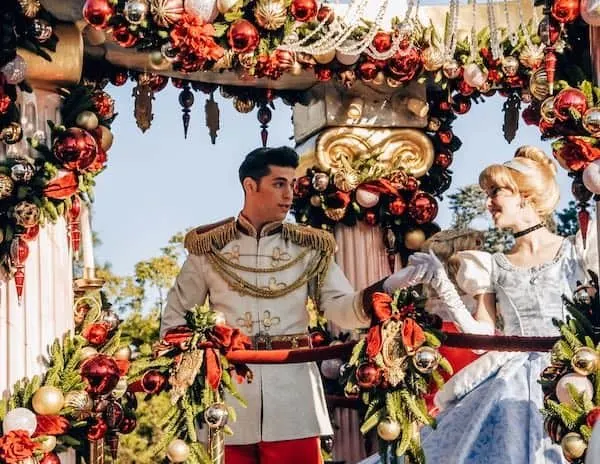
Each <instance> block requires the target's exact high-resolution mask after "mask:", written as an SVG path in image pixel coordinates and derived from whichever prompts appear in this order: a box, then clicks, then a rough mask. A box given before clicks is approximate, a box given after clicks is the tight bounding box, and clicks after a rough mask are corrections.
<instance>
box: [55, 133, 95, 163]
mask: <svg viewBox="0 0 600 464" xmlns="http://www.w3.org/2000/svg"><path fill="white" fill-rule="evenodd" d="M52 151H53V152H54V157H55V158H56V159H57V160H58V162H59V163H61V164H62V165H63V167H64V168H65V169H68V170H71V171H83V170H84V169H85V168H87V167H88V166H89V165H90V164H92V162H93V161H94V158H96V153H98V144H97V143H96V139H94V137H93V136H92V134H90V133H89V132H87V131H86V130H83V129H80V128H79V127H70V128H68V129H67V130H66V131H64V132H61V133H59V134H58V135H57V137H56V139H55V140H54V144H53V145H52Z"/></svg>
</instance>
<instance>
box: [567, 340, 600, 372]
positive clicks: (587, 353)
mask: <svg viewBox="0 0 600 464" xmlns="http://www.w3.org/2000/svg"><path fill="white" fill-rule="evenodd" d="M599 359H600V356H598V353H597V352H596V350H594V349H593V348H589V347H587V346H582V347H581V348H578V349H577V350H576V351H575V353H574V354H573V357H572V358H571V366H572V367H573V370H574V371H575V372H577V373H578V374H581V375H586V376H587V375H590V374H592V373H593V372H595V371H596V369H597V368H598V360H599Z"/></svg>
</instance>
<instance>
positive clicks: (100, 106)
mask: <svg viewBox="0 0 600 464" xmlns="http://www.w3.org/2000/svg"><path fill="white" fill-rule="evenodd" d="M92 103H93V104H94V108H95V109H96V111H97V112H98V116H100V118H102V119H110V118H112V117H113V116H114V115H115V101H114V100H113V98H112V97H111V96H110V95H109V94H107V93H106V92H103V91H101V90H98V91H97V92H94V93H93V94H92Z"/></svg>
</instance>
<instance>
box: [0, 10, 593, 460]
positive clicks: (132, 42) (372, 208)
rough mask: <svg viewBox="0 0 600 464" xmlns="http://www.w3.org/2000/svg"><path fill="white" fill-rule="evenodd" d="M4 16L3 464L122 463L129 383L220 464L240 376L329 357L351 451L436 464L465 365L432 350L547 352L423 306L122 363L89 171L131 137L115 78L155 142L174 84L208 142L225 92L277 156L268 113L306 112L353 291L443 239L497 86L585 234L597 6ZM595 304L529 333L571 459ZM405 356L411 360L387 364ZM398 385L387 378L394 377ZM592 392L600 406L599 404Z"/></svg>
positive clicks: (298, 207) (0, 231) (212, 321)
mask: <svg viewBox="0 0 600 464" xmlns="http://www.w3.org/2000/svg"><path fill="white" fill-rule="evenodd" d="M0 11H1V17H0V37H1V40H2V52H1V53H0V71H1V72H0V137H1V139H2V143H1V144H0V268H1V269H2V275H3V285H2V286H1V287H0V292H1V293H0V347H1V350H0V372H1V375H0V390H1V391H2V392H3V398H4V400H3V402H2V403H0V419H1V420H2V435H1V436H0V463H3V464H4V463H6V464H13V463H35V462H40V463H43V464H48V463H53V462H63V463H64V462H74V460H75V459H78V458H84V459H85V460H86V461H87V462H93V463H99V462H103V459H104V453H108V454H109V455H111V454H112V455H113V456H114V453H115V452H116V451H115V450H116V449H117V446H118V435H119V434H120V433H127V432H129V431H131V430H132V429H133V428H134V427H135V417H134V411H135V403H136V401H137V400H136V396H135V394H134V392H136V391H143V392H145V393H147V394H153V393H156V392H158V391H160V390H161V389H163V388H166V387H167V385H169V388H170V389H171V393H170V394H171V395H172V398H174V402H175V403H176V404H178V405H180V406H181V407H180V408H174V410H175V409H176V410H177V411H178V412H174V413H173V414H172V415H171V416H169V417H167V418H164V424H163V425H164V426H165V428H167V429H168V430H169V434H168V435H167V436H168V437H169V438H168V440H166V441H165V442H164V443H161V445H162V448H164V449H166V453H167V459H168V460H170V461H171V462H222V459H223V458H222V444H223V442H222V435H223V433H224V431H225V430H226V427H227V426H226V422H227V417H231V416H234V415H235V405H233V404H232V405H226V406H223V403H222V395H223V393H224V391H225V390H228V391H233V390H234V386H233V383H232V381H231V380H232V378H237V377H240V380H241V379H243V378H247V376H248V375H249V373H248V372H247V369H245V368H244V364H245V363H246V362H249V361H250V360H252V362H270V363H273V362H302V361H307V360H320V361H323V360H332V361H333V362H329V363H323V364H322V370H323V374H324V376H325V377H326V378H329V379H334V380H336V379H337V378H338V377H339V378H340V379H341V381H342V382H343V383H344V384H345V391H346V393H347V394H348V395H350V397H351V398H353V401H354V403H361V402H362V403H363V404H364V407H363V408H359V409H361V410H362V417H360V418H359V417H358V415H357V413H356V411H355V410H354V408H345V407H342V408H333V407H332V413H333V414H334V415H335V421H336V423H338V424H339V425H340V429H339V431H338V433H337V436H336V438H335V441H334V443H335V445H334V450H333V451H334V453H333V454H334V456H335V457H336V459H338V460H345V461H346V462H355V461H356V460H358V459H359V458H360V457H362V456H364V455H365V449H364V444H363V443H362V442H361V441H359V440H357V439H356V438H357V435H358V434H359V433H360V432H365V433H366V432H368V430H376V431H377V435H378V437H379V438H380V440H381V444H380V449H381V447H386V443H392V444H393V445H394V446H393V448H394V452H398V453H399V454H403V453H405V452H408V453H409V456H410V457H411V458H412V459H413V460H415V461H416V462H420V460H421V456H420V452H419V443H418V433H417V431H418V425H419V424H423V423H429V422H430V421H431V420H433V419H432V418H431V416H429V413H428V411H427V410H426V408H424V407H423V404H424V403H423V395H424V394H425V393H426V391H427V389H428V388H429V385H430V384H431V382H430V380H433V381H437V382H441V379H440V377H441V375H440V373H439V370H440V369H444V368H446V369H447V370H449V369H448V366H447V363H445V362H444V360H443V358H441V357H440V356H439V354H438V353H437V347H439V345H440V343H445V344H449V345H451V346H463V347H464V346H467V347H474V348H478V347H479V348H485V349H499V347H501V349H515V350H526V348H527V347H528V346H529V345H528V343H531V342H532V341H531V340H511V341H506V340H504V341H503V340H502V339H501V337H491V338H485V337H477V336H470V337H469V336H462V337H461V336H459V335H453V336H452V335H447V336H444V334H442V333H440V332H438V331H437V325H436V322H435V321H432V320H430V319H429V318H427V317H426V315H424V314H423V312H422V310H421V309H420V308H421V306H420V304H419V301H420V300H419V298H420V297H419V296H418V295H416V294H412V293H410V292H409V293H405V294H401V295H397V296H396V297H395V298H394V299H393V300H390V301H385V302H384V301H380V302H378V303H379V304H380V309H381V311H380V312H378V316H377V317H376V318H374V319H373V321H372V328H371V329H370V331H369V334H367V335H366V336H365V337H364V338H362V339H361V340H360V341H358V342H356V341H348V342H346V343H341V344H335V345H332V346H324V347H317V348H314V349H312V350H292V351H291V352H286V353H277V352H270V353H269V354H268V356H267V355H266V354H264V353H263V354H261V353H260V352H253V351H252V350H248V348H249V345H248V344H247V343H246V342H245V340H244V339H243V337H238V336H237V335H239V334H236V332H235V329H232V328H231V327H228V326H227V325H226V321H221V320H219V315H218V314H214V313H211V312H210V310H208V311H207V310H206V309H198V311H197V312H196V313H194V314H196V317H195V318H192V319H193V320H190V321H188V327H187V328H182V329H181V331H180V332H178V333H172V334H168V336H167V337H165V339H164V340H162V341H161V345H159V347H160V349H158V350H156V352H155V357H151V358H142V359H137V360H135V361H133V362H132V363H131V365H130V361H132V360H131V359H130V358H131V353H130V352H128V348H127V346H125V345H122V344H121V343H120V341H119V333H118V330H119V329H118V320H117V319H118V318H116V317H115V315H114V313H111V311H110V310H109V309H106V308H103V307H102V304H101V302H100V300H99V297H98V294H97V292H98V290H99V289H100V288H101V287H102V281H101V280H100V279H98V278H96V275H95V265H94V260H93V251H92V231H91V230H92V229H91V220H90V204H91V202H93V199H94V196H93V187H94V178H95V177H96V176H97V175H101V172H102V170H103V169H104V167H105V166H106V163H107V162H108V159H107V153H108V152H109V150H110V147H111V144H112V133H111V131H110V127H111V125H112V124H113V123H114V124H118V119H116V120H114V118H115V115H116V109H115V102H114V100H113V99H112V98H111V96H110V89H111V86H120V85H124V84H125V83H127V82H128V81H133V82H134V83H135V88H134V92H133V96H132V98H134V99H135V113H134V116H135V119H136V123H137V125H138V127H139V128H140V130H141V131H145V130H147V129H148V128H149V127H150V125H151V124H152V118H153V115H152V100H153V98H154V94H155V93H157V92H160V91H161V90H162V89H164V88H165V86H167V85H173V86H175V87H177V88H178V89H180V93H179V101H178V105H179V108H180V110H181V118H182V125H183V128H184V135H185V134H187V131H188V130H189V122H190V118H191V115H190V113H191V107H192V106H193V105H194V101H195V99H196V98H198V96H199V95H204V98H205V114H206V126H207V130H208V136H209V137H211V139H212V141H213V143H214V141H215V139H216V137H217V136H218V130H219V127H220V124H221V122H220V121H219V108H218V103H217V100H215V95H216V94H220V95H221V96H222V97H224V98H225V99H230V100H231V101H232V104H233V106H234V107H235V109H236V110H237V111H238V112H239V113H240V114H246V113H252V112H256V117H257V120H258V124H257V129H258V131H259V133H260V139H261V140H262V143H263V145H267V144H268V141H269V140H268V138H269V133H268V130H269V123H270V121H271V118H272V108H273V105H274V102H278V104H279V103H283V104H285V105H290V106H292V108H293V114H294V118H293V124H294V137H295V143H296V147H297V150H298V151H299V153H301V154H302V155H303V156H302V164H301V167H300V169H299V173H298V184H297V186H296V191H295V201H294V207H293V210H294V213H295V216H296V220H297V222H299V223H302V224H307V225H311V226H313V227H319V228H323V229H326V230H330V231H331V232H332V233H334V234H335V236H336V239H337V243H338V252H337V256H336V260H337V262H338V263H339V264H340V266H341V267H342V269H343V270H344V272H345V274H346V275H347V276H348V278H349V279H350V281H351V282H352V283H353V285H354V286H355V287H356V288H363V287H365V286H367V285H368V284H371V283H373V282H375V281H377V280H379V279H381V278H382V277H384V276H386V275H387V274H388V273H389V272H390V271H393V270H395V269H398V268H400V267H401V266H402V265H404V264H405V263H406V260H407V257H408V256H409V255H410V253H412V252H413V251H415V250H418V249H419V248H420V246H421V245H422V244H423V242H424V241H425V239H426V238H427V237H428V236H430V235H431V234H433V233H434V232H436V231H437V230H439V228H438V226H437V225H436V224H435V218H436V215H437V212H438V201H439V200H440V199H441V197H442V194H443V193H444V192H445V191H446V190H447V189H448V188H449V187H450V184H451V180H452V172H451V164H452V160H453V157H454V156H455V153H456V152H458V151H459V150H460V147H461V140H460V138H461V134H455V133H454V132H453V129H452V123H453V121H454V120H455V119H456V118H457V117H459V116H460V115H463V114H465V113H467V112H468V111H469V109H470V108H471V105H472V104H473V103H475V102H481V101H485V99H486V98H487V97H490V96H492V95H494V94H499V95H501V96H502V97H503V98H505V102H504V105H503V111H504V125H503V127H502V128H497V130H500V129H502V131H503V132H504V136H505V138H506V139H507V140H512V138H513V137H514V134H515V131H516V127H517V125H518V123H519V120H520V119H522V120H523V121H524V122H525V123H526V124H534V125H536V126H538V127H539V129H540V136H541V137H543V138H547V139H552V140H554V142H553V154H554V156H555V158H556V160H557V161H558V162H559V164H560V165H561V167H563V168H564V169H566V170H568V171H569V174H570V176H571V177H572V178H573V188H572V192H573V196H574V197H575V200H576V201H577V207H578V217H579V222H580V225H581V229H582V230H583V231H585V230H587V224H588V222H589V220H590V213H589V211H588V210H589V206H590V202H591V201H593V199H594V195H598V194H600V170H599V169H598V166H599V165H600V164H599V163H600V161H598V159H600V145H599V143H598V138H597V137H599V136H600V88H599V87H597V86H596V84H597V79H598V76H599V75H600V56H599V55H598V53H599V52H598V50H600V43H599V40H600V39H599V35H598V34H599V33H598V29H597V28H596V27H597V26H600V6H599V5H598V3H597V2H594V0H584V1H582V2H579V1H577V0H554V1H550V0H548V1H546V2H540V3H539V4H538V3H537V2H536V4H533V3H531V2H528V1H518V2H513V1H503V2H485V3H481V4H478V3H477V2H475V1H473V2H471V3H469V4H462V3H460V2H458V1H456V0H450V2H449V4H442V5H429V4H428V5H421V4H420V3H419V2H418V1H415V0H409V1H408V2H407V3H403V4H399V3H398V2H392V1H388V0H380V1H375V0H372V1H367V0H352V1H350V2H346V3H341V4H338V3H336V4H333V3H326V2H317V1H316V0H243V1H242V0H239V1H236V0H126V1H122V0H118V1H116V0H85V1H83V0H69V1H54V0H45V1H39V0H18V1H17V0H14V1H8V2H3V4H2V6H0ZM174 105H175V104H174ZM175 108H177V106H175ZM240 117H242V116H240ZM466 135H467V134H463V135H462V138H463V141H464V139H465V138H466ZM584 239H585V237H584ZM367 250H368V252H367ZM75 258H81V259H80V262H81V268H82V275H81V276H78V278H76V279H74V274H73V260H74V259H75ZM596 287H597V283H596ZM592 290H593V289H592V287H586V288H585V289H583V290H582V292H580V293H581V294H579V295H578V296H577V298H578V299H577V301H575V302H572V303H571V306H572V308H573V314H574V318H573V319H572V320H571V321H570V322H568V323H566V324H564V325H561V326H560V331H561V334H562V335H563V339H561V340H559V341H558V342H557V340H555V339H548V340H542V341H537V342H539V343H542V344H544V346H545V347H546V348H547V349H550V348H551V347H552V346H554V349H553V355H554V357H553V359H554V361H555V362H553V366H551V368H550V369H549V370H548V371H547V372H546V373H545V375H544V379H543V380H544V382H545V384H544V385H545V387H544V388H545V389H546V392H547V393H546V394H547V400H546V407H547V421H546V425H547V431H548V433H549V434H550V436H551V437H553V439H554V440H555V441H557V442H560V443H561V444H562V446H563V449H564V451H565V456H566V458H567V459H568V460H569V461H572V462H581V460H582V459H583V457H584V456H585V450H586V447H587V443H588V441H589V439H590V437H591V430H592V427H593V425H594V422H595V420H596V419H597V417H598V413H597V408H598V406H597V404H596V403H595V401H596V400H597V387H596V388H595V389H594V383H595V384H596V385H598V377H599V376H598V375H597V372H598V368H597V363H598V361H597V358H598V353H597V352H596V350H595V347H596V344H597V342H598V340H596V338H597V333H598V332H597V324H596V321H595V319H593V317H592V318H591V319H589V318H588V317H586V315H585V307H589V306H590V305H593V304H597V302H596V301H595V300H594V298H595V299H597V296H595V295H596V293H594V291H592ZM596 290H597V289H596ZM586 295H588V296H587V297H586ZM413 300H414V301H413ZM578 305H579V307H578ZM581 305H583V306H584V308H583V310H582V307H581ZM585 305H587V306H585ZM582 311H583V313H582ZM588 316H589V314H588ZM590 317H591V316H590ZM330 329H331V330H332V331H333V333H336V328H335V327H333V328H330ZM555 342H557V344H556V345H554V343H555ZM536 346H539V345H536ZM353 349H354V352H353V353H351V352H352V350H353ZM48 350H49V351H48ZM394 350H395V351H394ZM393 353H396V355H398V356H396V358H398V357H399V354H398V353H402V359H404V360H408V361H407V362H404V363H401V364H397V363H395V362H394V356H392V355H393ZM44 356H48V358H47V359H44ZM261 356H262V357H261ZM173 359H177V360H179V361H177V362H178V364H176V365H174V364H173V363H174V361H173ZM181 359H185V360H186V361H185V363H179V362H180V360H181ZM201 360H202V361H201ZM346 361H347V362H346ZM182 365H183V367H182ZM323 366H326V367H323ZM340 368H341V370H342V372H341V374H340V372H339V371H340ZM383 372H390V373H391V372H393V374H392V375H391V376H392V377H393V378H394V381H393V382H389V381H388V380H386V382H382V379H383V377H382V373H383ZM569 376H571V377H569ZM573 376H579V377H578V379H577V381H572V382H570V383H569V382H568V381H565V380H564V378H565V377H566V378H568V379H570V378H572V377H573ZM385 377H386V379H388V378H389V377H390V374H388V375H386V376H385ZM584 379H585V380H584ZM167 380H169V382H167ZM590 389H591V390H590ZM588 390H590V392H594V394H593V395H592V394H590V395H588V397H586V396H585V395H584V393H585V392H586V391H588ZM241 400H243V399H241ZM201 418H203V419H204V420H205V421H206V422H207V423H208V424H209V426H210V427H211V440H210V443H209V447H208V449H204V448H203V446H202V445H200V444H198V443H196V437H195V434H194V433H191V432H192V430H193V424H194V421H195V420H197V419H201ZM59 453H60V457H59ZM186 460H187V461H186Z"/></svg>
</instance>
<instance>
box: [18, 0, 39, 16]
mask: <svg viewBox="0 0 600 464" xmlns="http://www.w3.org/2000/svg"><path fill="white" fill-rule="evenodd" d="M19 5H20V6H21V9H22V10H23V14H24V15H25V16H27V17H28V18H35V17H36V16H37V14H38V13H39V11H40V7H41V5H40V1H39V0H19Z"/></svg>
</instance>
